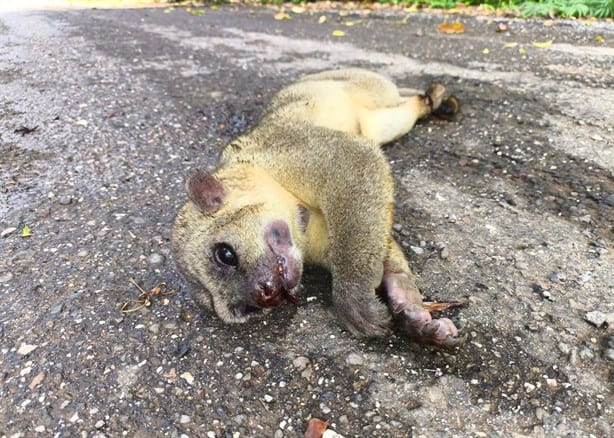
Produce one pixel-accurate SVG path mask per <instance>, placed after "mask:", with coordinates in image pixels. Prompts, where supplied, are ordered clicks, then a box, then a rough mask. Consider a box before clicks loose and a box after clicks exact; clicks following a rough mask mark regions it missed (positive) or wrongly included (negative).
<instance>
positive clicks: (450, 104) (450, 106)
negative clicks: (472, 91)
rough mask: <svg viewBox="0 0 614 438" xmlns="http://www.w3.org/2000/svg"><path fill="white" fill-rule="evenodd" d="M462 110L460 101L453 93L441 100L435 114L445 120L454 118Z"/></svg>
mask: <svg viewBox="0 0 614 438" xmlns="http://www.w3.org/2000/svg"><path fill="white" fill-rule="evenodd" d="M459 111H460V102H459V101H458V99H457V98H456V96H454V95H453V94H451V95H449V96H448V97H446V98H445V99H443V101H442V102H441V105H440V106H439V108H437V109H436V110H435V111H433V115H435V116H436V117H439V118H440V119H444V120H454V117H455V116H456V114H458V112H459Z"/></svg>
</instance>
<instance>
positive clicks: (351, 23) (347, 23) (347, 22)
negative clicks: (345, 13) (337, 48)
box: [342, 21, 358, 27]
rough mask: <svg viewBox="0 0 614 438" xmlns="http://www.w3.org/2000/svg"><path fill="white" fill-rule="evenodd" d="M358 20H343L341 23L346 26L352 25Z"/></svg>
mask: <svg viewBox="0 0 614 438" xmlns="http://www.w3.org/2000/svg"><path fill="white" fill-rule="evenodd" d="M356 23H358V21H345V22H343V23H342V24H343V25H345V26H348V27H351V26H354V25H355V24H356Z"/></svg>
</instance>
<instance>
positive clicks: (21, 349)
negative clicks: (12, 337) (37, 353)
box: [17, 344, 38, 356]
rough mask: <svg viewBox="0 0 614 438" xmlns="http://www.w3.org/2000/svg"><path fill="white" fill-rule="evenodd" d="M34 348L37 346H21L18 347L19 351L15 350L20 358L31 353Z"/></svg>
mask: <svg viewBox="0 0 614 438" xmlns="http://www.w3.org/2000/svg"><path fill="white" fill-rule="evenodd" d="M36 347H38V345H28V344H22V345H21V347H19V349H18V350H17V354H19V355H20V356H25V355H26V354H29V353H31V352H33V351H34V350H35V349H36Z"/></svg>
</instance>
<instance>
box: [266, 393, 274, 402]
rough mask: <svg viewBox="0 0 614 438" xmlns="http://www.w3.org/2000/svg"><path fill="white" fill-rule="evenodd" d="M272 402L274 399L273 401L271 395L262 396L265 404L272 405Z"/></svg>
mask: <svg viewBox="0 0 614 438" xmlns="http://www.w3.org/2000/svg"><path fill="white" fill-rule="evenodd" d="M273 400H274V399H273V397H272V396H271V395H269V394H265V395H264V401H265V402H267V403H272V402H273Z"/></svg>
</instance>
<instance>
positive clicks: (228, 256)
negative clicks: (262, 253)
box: [213, 243, 239, 268]
mask: <svg viewBox="0 0 614 438" xmlns="http://www.w3.org/2000/svg"><path fill="white" fill-rule="evenodd" d="M213 257H214V259H215V262H216V263H217V264H218V265H220V266H231V267H233V268H236V267H237V266H238V265H239V258H238V257H237V254H236V253H235V252H234V250H233V249H232V246H230V245H228V244H226V243H218V244H216V245H215V246H214V247H213Z"/></svg>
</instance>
